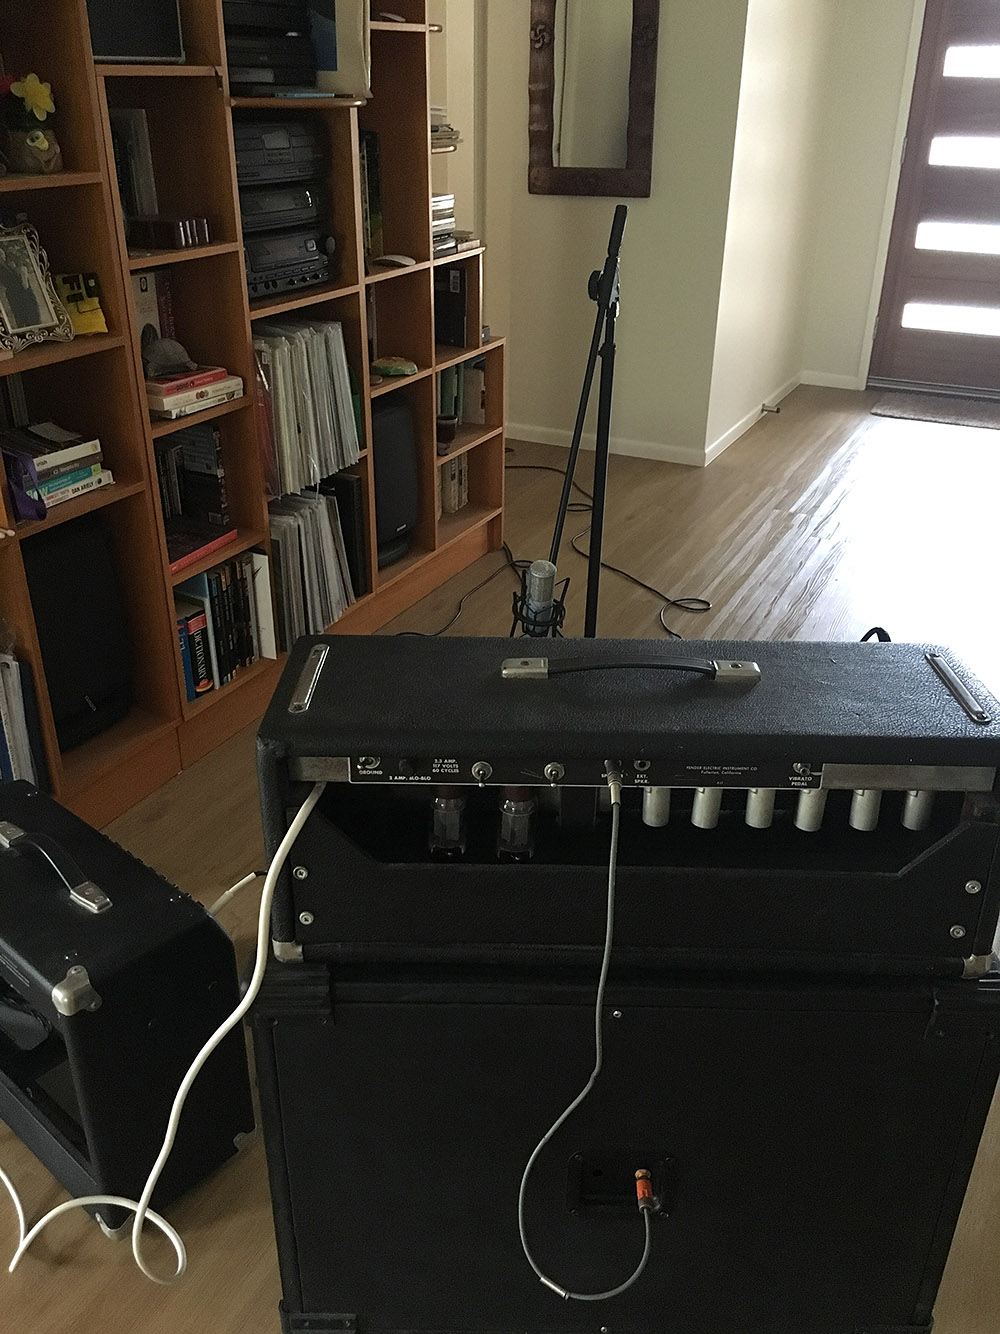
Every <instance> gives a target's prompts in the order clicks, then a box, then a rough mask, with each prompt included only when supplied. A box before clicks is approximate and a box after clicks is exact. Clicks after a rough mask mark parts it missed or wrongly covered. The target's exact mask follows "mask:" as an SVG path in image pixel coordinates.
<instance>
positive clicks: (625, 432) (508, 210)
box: [485, 0, 746, 463]
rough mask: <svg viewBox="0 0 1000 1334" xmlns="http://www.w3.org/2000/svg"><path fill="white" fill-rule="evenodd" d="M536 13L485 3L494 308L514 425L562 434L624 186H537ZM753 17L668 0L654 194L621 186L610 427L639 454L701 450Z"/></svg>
mask: <svg viewBox="0 0 1000 1334" xmlns="http://www.w3.org/2000/svg"><path fill="white" fill-rule="evenodd" d="M528 15H529V4H528V0H488V3H487V7H486V18H487V29H486V37H487V48H486V56H487V60H486V84H487V87H486V163H485V171H486V200H485V203H486V216H485V232H486V237H485V239H486V241H487V244H488V246H489V250H488V252H487V265H486V269H487V275H488V277H487V309H486V317H487V319H488V320H490V322H491V323H492V324H493V325H494V327H495V328H497V329H501V330H505V331H506V332H507V334H508V337H509V340H510V341H509V357H508V418H509V431H510V434H511V435H512V436H515V437H517V436H525V437H529V438H531V439H535V440H541V441H546V442H554V443H565V442H568V440H569V437H570V435H571V433H572V428H573V422H574V420H575V417H576V409H577V403H578V400H579V395H580V387H581V380H582V376H583V370H584V365H585V362H586V355H587V349H588V347H589V345H590V337H591V333H592V330H593V324H594V316H595V313H596V307H595V306H594V304H593V303H592V302H591V301H590V300H589V299H588V296H587V279H588V277H589V275H590V272H591V270H593V269H597V268H600V267H601V265H602V263H603V260H604V256H605V254H606V251H607V241H608V232H609V230H610V225H611V218H612V215H613V213H614V205H615V203H616V201H615V200H613V199H572V198H564V197H562V196H555V195H553V196H544V195H529V194H528V189H527V176H528V137H527V124H528V108H527V85H528V29H529V23H528ZM745 19H746V0H713V2H712V4H711V5H705V4H704V3H701V2H700V0H663V3H662V4H661V6H660V55H659V67H658V73H657V80H658V82H657V95H656V123H655V127H654V149H655V161H654V167H653V184H652V195H651V197H650V198H649V199H636V200H628V201H625V202H627V204H628V207H629V216H628V224H627V227H626V232H625V240H624V244H623V247H622V263H621V269H622V298H621V312H620V318H619V322H618V336H617V349H618V352H617V371H616V378H615V403H614V417H613V428H612V429H613V436H614V443H615V447H616V448H619V449H623V450H625V451H626V452H629V453H635V454H641V455H646V456H650V457H660V458H672V459H678V460H683V461H686V462H692V463H700V462H702V461H703V458H704V444H705V422H706V414H707V409H708V400H709V388H710V382H711V366H712V353H713V347H714V341H715V311H716V308H717V302H718V295H719V281H720V276H721V271H722V254H723V246H724V243H725V222H726V206H727V201H728V198H729V178H730V169H731V165H732V151H733V137H734V130H735V125H736V110H737V102H738V94H739V70H740V65H741V61H742V52H743V31H744V24H745ZM596 399H597V392H596V384H595V388H594V392H593V394H592V399H591V401H592V405H593V407H596ZM593 415H594V413H593V408H592V412H591V420H592V419H593Z"/></svg>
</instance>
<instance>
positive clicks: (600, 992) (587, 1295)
mask: <svg viewBox="0 0 1000 1334" xmlns="http://www.w3.org/2000/svg"><path fill="white" fill-rule="evenodd" d="M605 772H606V774H607V781H608V786H609V788H610V789H611V850H610V853H609V855H608V911H607V923H606V926H605V931H604V956H603V958H602V959H601V974H600V978H599V980H598V983H597V999H596V1002H595V1005H594V1069H593V1071H592V1072H591V1076H590V1078H589V1079H588V1080H587V1083H586V1084H585V1085H584V1087H583V1088H582V1089H581V1091H580V1092H579V1093H578V1094H577V1096H576V1097H575V1098H574V1099H573V1101H572V1102H571V1103H570V1104H569V1106H568V1107H567V1108H566V1110H565V1111H564V1112H562V1113H561V1114H560V1115H559V1116H558V1117H557V1118H556V1120H555V1121H554V1122H553V1124H552V1125H551V1126H550V1128H549V1129H548V1130H547V1131H546V1132H545V1134H544V1135H543V1136H542V1138H541V1139H540V1140H539V1141H538V1143H537V1144H536V1145H535V1148H534V1150H533V1151H532V1154H531V1157H530V1158H529V1159H528V1162H527V1164H526V1166H525V1169H524V1174H523V1175H522V1177H521V1188H520V1190H519V1191H518V1195H517V1226H518V1232H519V1233H520V1237H521V1249H522V1250H523V1251H524V1255H525V1259H526V1260H527V1261H528V1264H530V1265H531V1267H532V1269H533V1270H534V1271H535V1273H536V1274H537V1275H538V1277H539V1279H540V1280H541V1281H542V1283H544V1284H545V1286H546V1287H547V1288H551V1289H552V1291H553V1292H556V1293H558V1294H559V1296H560V1297H562V1298H563V1300H565V1301H569V1300H572V1301H577V1302H604V1301H607V1300H608V1299H609V1298H611V1297H617V1296H618V1295H619V1294H620V1293H622V1292H625V1291H626V1289H628V1288H630V1287H631V1286H632V1284H633V1283H635V1281H636V1280H637V1279H638V1278H639V1276H640V1275H641V1274H642V1272H643V1270H644V1269H645V1268H646V1262H647V1261H648V1260H649V1252H650V1248H651V1245H652V1233H651V1232H650V1213H651V1210H650V1209H649V1208H641V1210H640V1211H641V1213H642V1218H643V1223H644V1226H645V1231H646V1238H645V1245H644V1246H643V1251H642V1257H641V1259H640V1260H639V1263H638V1265H637V1266H636V1268H635V1269H634V1270H633V1271H632V1273H631V1274H630V1275H629V1277H628V1278H627V1279H626V1280H625V1282H624V1283H620V1284H619V1285H618V1287H616V1288H611V1289H609V1290H608V1291H607V1292H570V1291H569V1290H568V1289H567V1288H564V1287H562V1286H561V1285H560V1284H558V1283H556V1282H555V1281H554V1280H553V1279H551V1278H549V1277H548V1275H547V1274H546V1273H545V1272H544V1271H543V1270H542V1268H541V1266H540V1265H539V1264H538V1262H537V1261H536V1260H535V1258H534V1256H533V1255H532V1253H531V1248H530V1246H529V1245H528V1233H527V1227H526V1224H525V1218H524V1201H525V1195H526V1193H527V1188H528V1177H529V1176H530V1174H531V1169H532V1168H533V1167H534V1165H535V1162H536V1161H537V1159H538V1156H539V1154H540V1153H541V1152H542V1150H543V1149H544V1148H545V1146H546V1144H548V1142H549V1140H550V1139H551V1138H552V1136H553V1135H554V1134H555V1133H556V1131H557V1130H558V1129H559V1127H560V1126H561V1125H563V1124H564V1122H566V1121H567V1120H568V1119H569V1117H570V1116H571V1115H572V1114H573V1112H575V1111H576V1109H577V1108H578V1107H579V1106H580V1104H581V1103H582V1102H583V1100H584V1098H586V1097H587V1095H588V1094H589V1093H590V1091H591V1089H592V1088H593V1087H594V1084H595V1083H596V1082H597V1077H598V1075H599V1074H600V1073H601V1069H602V1067H603V1065H604V1034H603V1018H604V992H605V989H606V987H607V982H608V968H609V966H610V964H611V946H612V943H613V941H614V934H615V879H616V876H617V871H618V834H619V826H620V823H621V774H620V773H619V772H618V769H617V767H616V766H615V765H613V764H612V762H611V761H610V760H606V761H605Z"/></svg>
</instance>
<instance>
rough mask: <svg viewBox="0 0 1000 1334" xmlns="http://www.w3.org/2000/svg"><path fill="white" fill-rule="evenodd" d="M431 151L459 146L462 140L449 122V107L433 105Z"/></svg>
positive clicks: (431, 110)
mask: <svg viewBox="0 0 1000 1334" xmlns="http://www.w3.org/2000/svg"><path fill="white" fill-rule="evenodd" d="M430 112H431V152H433V151H434V149H435V148H436V149H438V150H439V151H440V150H441V149H450V148H457V147H458V145H459V144H460V143H461V142H462V140H461V137H460V136H459V133H458V131H457V130H456V129H455V127H454V126H453V125H449V124H448V108H447V107H441V106H437V107H431V109H430Z"/></svg>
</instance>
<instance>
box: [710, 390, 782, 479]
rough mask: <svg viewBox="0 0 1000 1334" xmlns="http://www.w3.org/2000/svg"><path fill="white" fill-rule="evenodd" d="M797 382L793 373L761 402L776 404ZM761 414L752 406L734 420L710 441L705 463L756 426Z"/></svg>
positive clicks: (715, 457) (716, 456) (759, 410)
mask: <svg viewBox="0 0 1000 1334" xmlns="http://www.w3.org/2000/svg"><path fill="white" fill-rule="evenodd" d="M799 384H801V379H800V377H799V376H797V375H794V376H793V377H792V378H791V379H790V380H788V381H786V383H785V384H783V385H782V386H781V388H780V389H775V391H774V392H773V393H772V394H766V395H765V396H764V397H763V398H762V399H761V402H762V403H767V404H769V405H770V404H774V405H777V404H778V403H780V402H781V400H782V399H783V398H784V397H785V396H786V395H787V394H790V393H791V392H792V390H793V389H795V388H796V387H797V386H798V385H799ZM763 415H764V414H763V412H762V411H761V409H760V408H754V410H753V411H752V412H748V413H747V415H746V416H745V417H744V418H743V419H742V421H738V422H736V424H735V425H734V426H730V428H729V430H728V431H724V432H723V433H722V435H720V436H719V438H718V439H717V440H713V441H712V443H711V444H710V445H709V446H708V448H707V449H706V450H705V462H706V464H708V463H711V462H712V460H713V459H717V458H718V457H719V455H720V454H721V453H722V452H723V450H726V449H728V448H729V446H730V445H731V444H732V443H733V442H734V441H735V440H738V439H739V438H740V436H741V435H743V434H745V432H747V431H749V429H750V427H751V426H756V424H757V422H759V421H760V419H761V417H762V416H763Z"/></svg>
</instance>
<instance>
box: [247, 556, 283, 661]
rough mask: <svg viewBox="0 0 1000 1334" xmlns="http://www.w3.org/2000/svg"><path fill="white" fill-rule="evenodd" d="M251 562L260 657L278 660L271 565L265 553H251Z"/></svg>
mask: <svg viewBox="0 0 1000 1334" xmlns="http://www.w3.org/2000/svg"><path fill="white" fill-rule="evenodd" d="M250 560H251V566H252V569H253V595H254V603H255V605H256V608H257V633H258V638H259V641H260V656H261V657H262V658H276V657H277V656H278V643H277V640H276V639H275V634H274V610H273V607H272V602H271V570H270V565H269V563H268V559H267V556H266V555H265V554H264V552H263V551H251V552H250Z"/></svg>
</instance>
